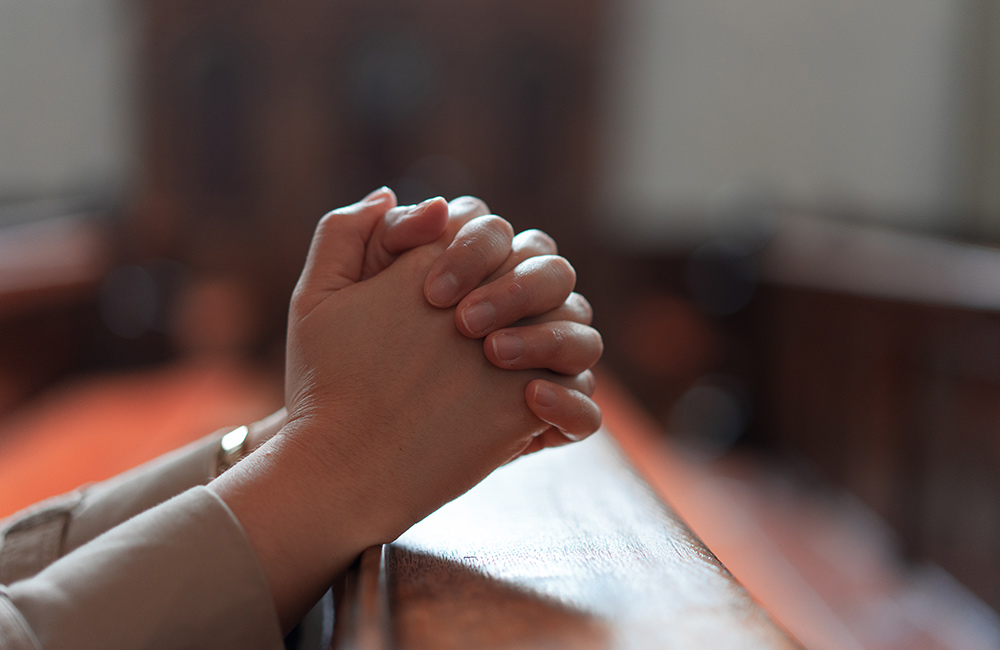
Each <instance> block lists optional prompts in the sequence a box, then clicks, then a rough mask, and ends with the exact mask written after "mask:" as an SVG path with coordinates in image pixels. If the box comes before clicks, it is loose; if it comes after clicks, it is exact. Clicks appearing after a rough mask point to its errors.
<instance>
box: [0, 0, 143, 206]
mask: <svg viewBox="0 0 1000 650" xmlns="http://www.w3.org/2000/svg"><path fill="white" fill-rule="evenodd" d="M131 9H132V7H130V5H129V4H127V3H126V2H124V1H123V0H4V1H3V2H0V200H2V199H11V198H14V199H21V198H38V197H52V196H54V195H65V194H67V193H90V192H94V191H99V192H100V191H107V190H111V191H114V190H115V189H120V188H121V187H122V186H123V185H124V184H125V182H126V180H127V176H128V174H129V169H130V168H131V167H132V165H133V163H134V159H135V156H134V146H133V141H132V134H133V129H132V127H131V124H132V122H134V118H133V115H132V102H131V98H132V88H131V86H132V77H131V75H132V70H131V69H130V66H131V63H132V61H133V60H134V57H132V56H130V48H131V43H130V35H131V33H132V30H131V23H130V15H131V13H132V11H131Z"/></svg>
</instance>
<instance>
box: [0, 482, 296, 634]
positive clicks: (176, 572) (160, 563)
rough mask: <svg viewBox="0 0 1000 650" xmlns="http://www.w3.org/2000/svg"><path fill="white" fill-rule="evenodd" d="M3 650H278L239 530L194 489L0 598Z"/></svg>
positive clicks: (271, 615)
mask: <svg viewBox="0 0 1000 650" xmlns="http://www.w3.org/2000/svg"><path fill="white" fill-rule="evenodd" d="M36 644H37V645H36ZM0 647H2V648H3V649H4V650H8V648H11V649H13V648H17V649H18V650H20V649H21V648H31V649H32V650H35V649H36V648H45V649H46V650H60V649H62V648H67V649H68V648H73V649H80V650H85V649H87V648H101V649H109V650H111V649H115V648H123V649H124V648H249V649H258V648H259V649H261V650H264V649H267V650H270V649H280V648H282V647H283V643H282V638H281V630H280V625H279V622H278V618H277V615H276V613H275V611H274V604H273V602H272V600H271V595H270V591H269V589H268V585H267V581H266V578H265V577H264V575H263V572H262V570H261V568H260V566H259V564H258V562H257V559H256V556H255V555H254V553H253V549H252V548H251V546H250V543H249V541H248V540H247V538H246V535H245V534H244V532H243V529H242V528H241V527H240V525H239V522H238V521H237V520H236V518H235V517H234V516H233V514H232V512H231V511H230V510H229V508H228V507H227V506H226V505H225V503H224V502H223V501H222V500H221V499H219V498H218V497H217V496H216V495H215V494H214V493H213V492H211V491H210V490H208V489H206V488H204V487H196V488H193V489H191V490H188V491H187V492H185V493H183V494H181V495H180V496H178V497H175V498H173V499H171V500H169V501H167V502H166V503H163V504H160V505H158V506H156V507H155V508H152V509H150V510H147V511H146V512H143V513H142V514H140V515H138V516H137V517H134V518H132V519H130V520H128V521H127V522H125V523H123V524H121V525H119V526H116V527H115V528H113V529H111V530H110V531H108V532H107V533H105V534H103V535H101V536H99V537H97V538H96V539H94V540H91V541H90V542H89V543H87V544H85V545H83V546H81V547H80V548H77V549H76V550H74V551H73V552H72V553H70V554H67V555H66V556H65V557H63V558H61V559H59V560H57V561H55V562H54V563H52V564H51V565H49V566H48V567H46V568H45V569H43V570H42V571H41V572H40V573H38V574H37V575H35V576H33V577H31V578H28V579H24V580H21V581H19V582H15V583H13V584H11V585H9V586H8V587H6V589H5V590H3V589H0Z"/></svg>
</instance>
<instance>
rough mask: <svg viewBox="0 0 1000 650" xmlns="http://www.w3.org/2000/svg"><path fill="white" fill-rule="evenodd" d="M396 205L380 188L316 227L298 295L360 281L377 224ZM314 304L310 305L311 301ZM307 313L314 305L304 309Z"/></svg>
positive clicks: (319, 296)
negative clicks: (366, 251) (367, 250)
mask: <svg viewBox="0 0 1000 650" xmlns="http://www.w3.org/2000/svg"><path fill="white" fill-rule="evenodd" d="M395 205H396V197H395V195H394V194H393V193H392V191H391V190H389V189H388V188H385V187H383V188H379V189H377V190H375V191H374V192H372V193H371V194H369V195H368V196H366V197H365V198H364V199H362V200H361V201H359V202H358V203H355V204H353V205H349V206H346V207H343V208H338V209H336V210H334V211H333V212H330V213H327V214H326V215H325V216H324V217H323V218H322V219H320V222H319V224H318V225H317V226H316V232H315V233H314V234H313V238H312V242H311V243H310V244H309V254H308V256H307V257H306V263H305V268H303V270H302V275H301V276H300V277H299V282H298V285H297V286H296V288H295V292H296V294H298V295H299V296H300V297H302V296H303V295H315V296H316V298H315V302H318V301H319V300H322V297H323V295H324V294H325V293H329V292H333V291H338V290H340V289H343V288H344V287H347V286H349V285H351V284H354V283H355V282H358V281H360V280H361V277H362V269H363V266H364V262H365V250H366V249H367V247H368V242H369V240H370V239H371V237H372V233H373V231H374V230H375V227H376V225H377V224H379V223H380V222H381V221H382V217H383V216H385V214H386V212H387V211H388V210H390V209H391V208H393V207H395ZM310 302H311V301H310ZM304 306H305V307H306V308H307V310H308V309H311V307H312V306H313V305H304Z"/></svg>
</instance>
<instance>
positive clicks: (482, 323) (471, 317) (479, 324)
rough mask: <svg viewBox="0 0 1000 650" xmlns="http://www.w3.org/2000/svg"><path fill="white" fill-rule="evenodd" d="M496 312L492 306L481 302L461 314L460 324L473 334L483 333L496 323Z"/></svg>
mask: <svg viewBox="0 0 1000 650" xmlns="http://www.w3.org/2000/svg"><path fill="white" fill-rule="evenodd" d="M496 319H497V312H496V309H494V308H493V305H492V304H490V303H488V302H481V303H479V304H477V305H473V306H472V307H469V308H468V309H466V310H465V311H463V312H462V322H463V323H465V326H466V327H467V328H468V330H469V331H470V332H472V333H473V334H478V333H479V332H485V331H486V330H487V329H489V328H490V326H492V325H493V323H494V322H496Z"/></svg>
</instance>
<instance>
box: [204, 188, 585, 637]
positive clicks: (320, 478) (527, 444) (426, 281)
mask: <svg viewBox="0 0 1000 650" xmlns="http://www.w3.org/2000/svg"><path fill="white" fill-rule="evenodd" d="M574 284H575V272H574V271H573V268H572V266H570V265H569V263H568V262H567V261H566V260H565V259H563V258H562V257H559V256H558V255H556V249H555V244H554V242H553V241H552V240H551V238H549V237H548V236H546V235H544V234H543V233H541V232H539V231H527V232H525V233H521V234H519V235H517V236H516V237H515V236H514V235H513V231H512V229H511V227H510V225H509V224H508V223H507V222H506V221H504V220H503V219H501V218H499V217H496V216H493V215H490V214H489V212H488V209H487V208H486V206H485V205H484V204H483V203H482V202H481V201H478V200H477V199H471V198H464V199H458V200H455V201H452V202H451V203H450V204H448V203H445V201H444V200H443V199H434V200H430V201H426V202H424V203H422V204H420V205H418V206H408V207H397V206H396V201H395V197H394V196H393V195H392V193H391V192H390V191H388V190H387V189H385V188H383V189H382V190H378V191H376V192H373V193H372V194H371V195H369V196H368V197H366V199H365V200H364V201H362V202H360V203H358V204H355V205H352V206H348V207H346V208H342V209H340V210H337V211H334V212H332V213H330V214H328V215H327V216H325V217H324V218H323V220H322V221H321V222H320V224H319V226H318V227H317V231H316V234H315V235H314V238H313V242H312V245H311V248H310V251H309V255H308V258H307V261H306V265H305V268H304V270H303V273H302V276H301V278H300V280H299V283H298V285H297V287H296V290H295V293H294V295H293V298H292V302H291V307H290V311H289V329H288V347H287V361H286V378H285V399H286V409H287V416H286V417H285V419H284V422H283V423H282V426H281V429H280V431H278V432H277V434H275V435H273V437H271V438H270V439H269V440H268V441H267V442H266V444H263V445H262V446H261V447H260V449H258V450H257V451H255V452H254V453H253V454H251V456H250V457H249V458H247V459H246V460H245V461H244V462H242V463H240V464H239V465H237V466H236V467H234V468H233V469H232V470H230V472H228V473H227V474H225V475H223V476H222V477H221V478H220V479H218V480H217V481H215V482H214V483H213V484H212V486H211V487H212V489H215V490H216V492H217V493H218V494H219V495H220V496H221V497H222V498H223V499H224V500H225V501H226V503H227V504H228V505H229V506H230V508H231V509H232V510H233V512H234V514H235V515H236V517H237V518H238V519H239V520H240V522H241V524H242V525H243V527H244V529H245V530H246V531H247V535H248V537H249V538H250V541H251V544H252V545H253V546H254V549H255V551H256V553H257V555H258V557H259V558H260V559H261V565H262V567H263V569H264V572H265V574H266V575H267V577H268V580H269V582H270V585H271V588H272V592H273V594H274V596H275V603H276V606H277V608H278V612H279V616H281V618H282V622H283V624H285V625H286V627H287V626H288V625H291V624H293V623H294V622H295V621H296V620H297V619H298V616H300V615H301V613H302V612H303V611H304V610H305V609H306V608H307V607H308V606H309V604H310V603H311V602H312V601H313V600H314V599H315V597H318V595H319V593H322V590H323V589H325V586H326V585H328V584H329V581H330V579H331V578H332V576H333V575H336V573H338V572H340V571H342V570H343V569H344V568H346V566H347V565H348V563H349V562H350V561H351V560H352V559H353V558H354V557H355V556H356V555H357V554H358V553H359V552H360V551H361V550H363V549H364V548H366V547H367V546H370V545H372V544H376V543H381V542H387V541H391V540H392V539H394V538H395V537H397V536H398V535H399V534H401V533H402V532H403V531H405V530H406V529H407V528H408V527H409V526H411V525H412V524H413V523H415V522H416V521H418V520H420V519H421V518H423V517H424V516H426V515H427V514H428V513H430V512H431V511H433V510H435V509H436V508H438V507H440V506H441V505H442V504H443V503H445V502H447V501H449V500H451V499H453V498H455V497H457V496H458V495H460V494H462V493H464V492H465V491H466V490H468V489H469V488H471V487H472V486H473V485H475V484H476V483H478V482H479V481H480V480H482V479H483V478H484V477H485V476H486V475H488V474H489V473H490V472H491V471H493V470H494V469H495V468H496V467H497V466H499V465H501V464H503V463H505V462H508V461H509V460H511V459H513V458H515V457H517V456H518V455H520V454H523V453H528V452H532V451H537V450H538V449H541V448H543V447H549V446H557V445H560V444H565V443H566V442H569V441H570V440H575V439H579V438H582V437H585V436H586V435H589V434H590V433H592V432H593V431H594V430H596V429H597V427H598V426H599V423H600V412H599V410H598V409H597V406H596V405H595V404H594V403H593V402H592V401H591V400H590V398H589V395H590V394H591V393H592V392H593V387H594V382H593V375H592V374H591V372H590V370H589V369H590V367H591V366H592V365H593V364H594V363H595V362H596V361H597V359H598V358H599V356H600V354H601V351H602V344H601V339H600V335H599V334H598V333H597V332H596V330H594V329H592V328H591V327H589V323H590V318H591V311H590V307H589V305H588V304H587V302H586V300H585V299H583V298H582V297H581V296H579V295H578V294H575V293H573V292H572V290H573V285H574Z"/></svg>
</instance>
